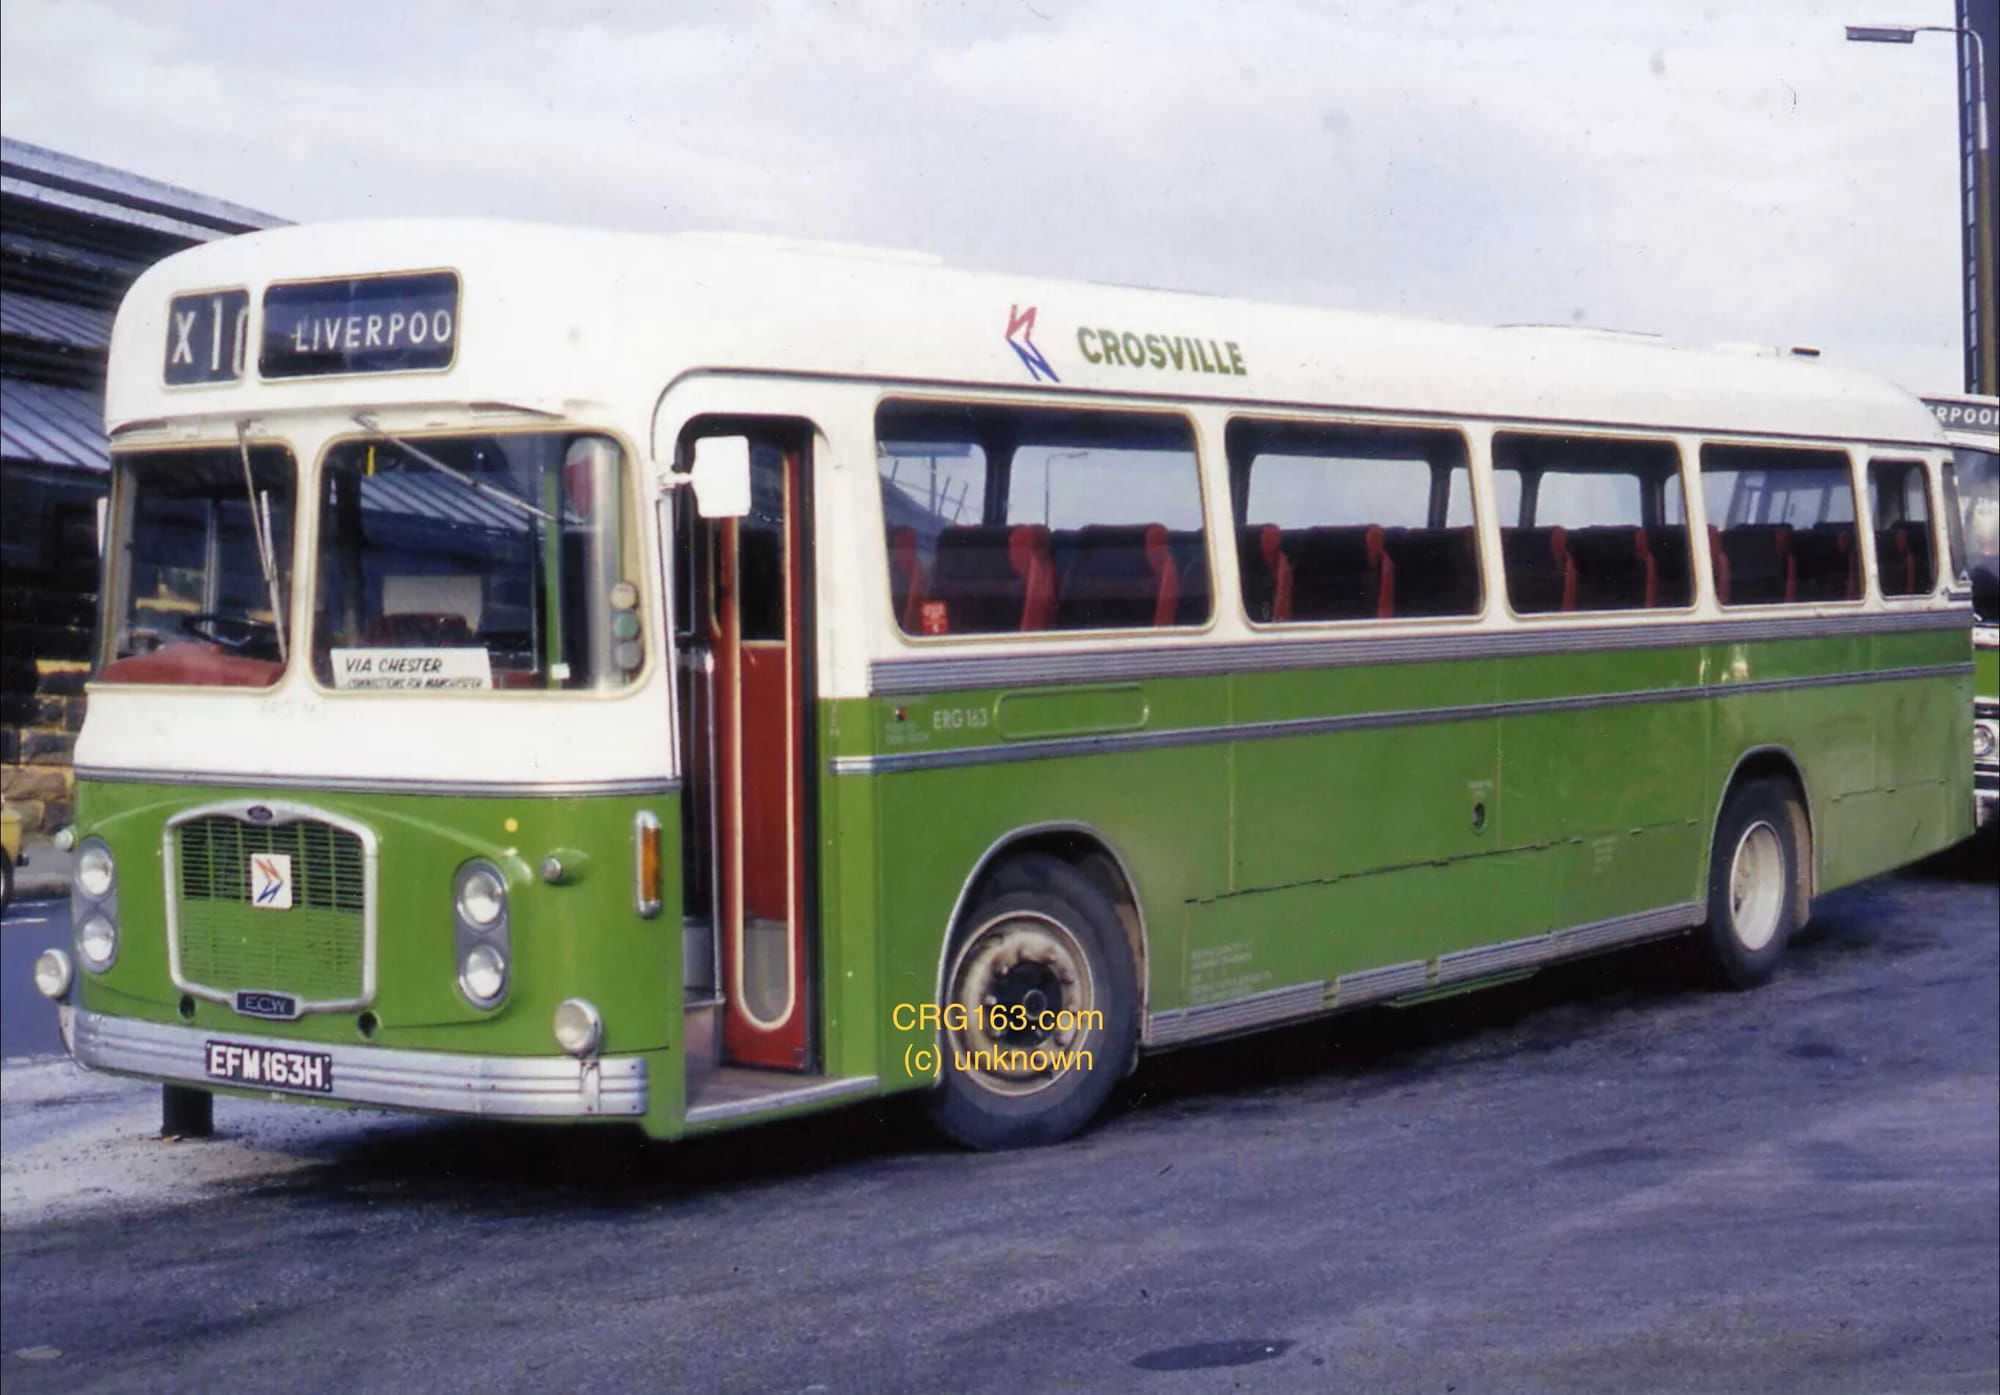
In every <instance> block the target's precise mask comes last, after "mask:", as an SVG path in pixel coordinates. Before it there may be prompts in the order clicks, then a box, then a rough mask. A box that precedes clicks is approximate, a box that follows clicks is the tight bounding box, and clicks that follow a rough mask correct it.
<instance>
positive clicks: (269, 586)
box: [236, 420, 289, 664]
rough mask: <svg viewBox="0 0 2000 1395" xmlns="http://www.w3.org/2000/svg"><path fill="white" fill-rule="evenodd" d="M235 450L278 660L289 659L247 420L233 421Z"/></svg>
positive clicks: (267, 511) (266, 502) (266, 505)
mask: <svg viewBox="0 0 2000 1395" xmlns="http://www.w3.org/2000/svg"><path fill="white" fill-rule="evenodd" d="M236 452H237V454H238V455H239V456H241V457H242V459H243V493H244V497H245V498H246V500H247V501H248V503H249V505H250V535H251V536H252V537H254V538H255V539H256V540H257V565H258V568H259V569H260V570H261V571H262V572H263V573H264V589H265V590H266V591H267V592H269V593H270V597H271V621H272V624H271V629H272V632H273V633H275V634H276V635H277V636H278V662H279V663H281V664H282V663H287V662H289V660H288V658H287V656H286V654H285V605H284V598H283V597H282V596H280V595H279V594H278V561H277V556H276V551H275V549H274V548H273V547H272V544H271V496H270V494H269V493H265V494H264V495H263V496H261V497H262V503H261V506H260V504H259V495H258V493H257V477H256V475H255V474H253V473H252V472H251V469H250V423H249V422H248V421H244V420H238V421H237V423H236Z"/></svg>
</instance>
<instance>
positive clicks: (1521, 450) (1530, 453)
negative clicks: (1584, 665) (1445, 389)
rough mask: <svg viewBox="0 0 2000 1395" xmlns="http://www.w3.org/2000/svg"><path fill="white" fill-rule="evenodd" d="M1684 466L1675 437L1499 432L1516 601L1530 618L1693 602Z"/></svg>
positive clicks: (1504, 547) (1504, 554) (1498, 475)
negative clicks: (1551, 613) (1651, 438)
mask: <svg viewBox="0 0 2000 1395" xmlns="http://www.w3.org/2000/svg"><path fill="white" fill-rule="evenodd" d="M1680 464H1681V462H1680V452H1679V451H1678V450H1677V449H1675V447H1674V444H1673V443H1672V442H1671V441H1627V440H1613V439H1609V438H1604V437H1586V436H1545V435H1539V434H1533V433H1529V432H1523V431H1503V432H1500V433H1498V434H1496V435H1495V436H1494V438H1493V483H1494V492H1495V494H1496V496H1497V497H1498V499H1499V500H1500V507H1501V514H1500V547H1501V561H1502V564H1503V566H1504V569H1505V571H1506V573H1507V599H1508V602H1509V604H1511V605H1512V606H1513V607H1514V609H1515V611H1516V612H1518V613H1520V614H1523V615H1532V614H1540V613H1544V612H1547V611H1566V610H1648V609H1678V608H1681V607H1685V606H1688V605H1691V604H1693V601H1694V577H1693V569H1692V568H1693V563H1692V554H1691V553H1690V550H1689V547H1688V530H1687V509H1686V505H1685V503H1684V501H1683V500H1682V498H1681V473H1680Z"/></svg>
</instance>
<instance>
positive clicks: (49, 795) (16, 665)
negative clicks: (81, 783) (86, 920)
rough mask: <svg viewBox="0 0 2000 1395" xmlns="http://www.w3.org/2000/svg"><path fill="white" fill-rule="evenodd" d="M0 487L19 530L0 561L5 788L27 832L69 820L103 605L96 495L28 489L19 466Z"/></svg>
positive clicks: (0, 755)
mask: <svg viewBox="0 0 2000 1395" xmlns="http://www.w3.org/2000/svg"><path fill="white" fill-rule="evenodd" d="M9 475H10V476H11V477H10V478H6V479H5V481H4V486H5V487H4V488H0V506H4V507H5V511H6V515H7V517H6V521H5V525H4V526H5V527H6V529H7V530H8V531H9V532H10V533H12V532H14V530H16V529H20V528H32V529H33V530H34V541H35V545H33V546H23V545H22V540H21V539H20V538H19V536H18V534H17V535H16V536H15V538H14V540H13V545H11V546H9V547H7V549H6V557H7V562H8V564H9V565H7V566H6V567H5V569H4V571H0V795H4V796H5V797H6V800H7V807H8V808H10V809H18V810H19V811H20V814H21V826H22V828H24V829H26V830H28V831H29V832H53V831H54V830H56V829H58V828H61V827H62V826H63V825H65V824H67V823H68V822H69V821H70V818H71V817H72V813H73V803H72V795H73V791H74V789H75V780H74V777H73V776H72V774H71V771H70V753H71V751H72V749H73V748H74V747H75V745H76V734H77V732H78V730H79V729H80V728H81V727H82V726H83V707H84V694H83V685H84V680H85V679H86V678H87V677H88V676H89V672H90V652H91V643H92V636H93V633H94V627H95V624H96V607H97V506H96V499H97V495H98V494H100V493H101V492H102V485H101V483H99V482H97V481H95V480H84V481H80V482H79V483H78V485H77V486H76V487H75V488H74V489H65V490H62V491H41V494H40V497H36V495H35V493H34V492H33V491H30V490H27V489H24V488H23V487H22V486H23V483H24V482H23V481H22V479H21V477H20V474H19V473H17V472H11V471H10V472H9Z"/></svg>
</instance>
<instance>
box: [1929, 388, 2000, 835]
mask: <svg viewBox="0 0 2000 1395" xmlns="http://www.w3.org/2000/svg"><path fill="white" fill-rule="evenodd" d="M1924 405H1925V406H1927V407H1929V408H1930V409H1931V411H1932V412H1934V413H1936V415H1937V419H1938V423H1939V424H1940V425H1941V426H1943V427H1944V430H1945V436H1946V437H1947V438H1948V439H1949V440H1950V442H1951V450H1952V457H1953V459H1952V461H1951V463H1950V464H1949V465H1947V466H1946V470H1945V492H1946V495H1947V501H1948V502H1949V499H1950V496H1953V495H1955V496H1956V498H1957V508H1956V510H1955V511H1954V513H1953V514H1952V516H1951V517H1949V518H1948V519H1947V520H1946V521H1947V522H1948V523H1951V524H1953V525H1954V526H1956V527H1957V529H1958V536H1957V537H1956V538H1954V539H1952V545H1953V546H1954V547H1957V548H1959V549H1960V550H1961V551H1962V552H1963V553H1964V557H1965V570H1966V574H1967V576H1968V577H1969V578H1970V579H1971V582H1972V609H1973V613H1974V616H1975V618H1976V620H1977V622H1978V623H1977V625H1976V626H1975V628H1974V629H1973V631H1972V661H1973V665H1974V669H1975V674H1974V678H1973V685H1974V692H1975V694H1976V696H1975V698H1974V712H1973V723H1972V764H1973V771H1972V778H1973V783H1974V785H1975V786H1976V787H1977V790H1978V799H1979V822H1980V823H1981V824H1986V823H1989V822H1991V821H1992V818H1993V814H1994V810H1995V806H1996V805H2000V397H1984V396H1976V395H1973V394H1970V393H1961V394H1957V395H1953V396H1939V397H1926V398H1925V399H1924Z"/></svg>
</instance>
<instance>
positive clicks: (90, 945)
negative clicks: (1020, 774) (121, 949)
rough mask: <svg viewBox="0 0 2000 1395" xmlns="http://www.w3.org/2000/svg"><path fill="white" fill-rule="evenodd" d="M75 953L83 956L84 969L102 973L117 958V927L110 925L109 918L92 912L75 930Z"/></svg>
mask: <svg viewBox="0 0 2000 1395" xmlns="http://www.w3.org/2000/svg"><path fill="white" fill-rule="evenodd" d="M76 952H77V953H78V954H81V955H82V956H83V963H84V967H85V968H87V969H91V970H94V971H95V972H97V973H103V972H104V971H105V970H106V969H108V968H110V967H111V961H112V960H114V959H116V958H117V957H118V927H117V926H116V925H113V924H112V923H111V917H109V916H107V915H103V914H101V913H99V912H95V911H93V912H92V913H91V914H89V915H87V916H85V917H84V919H83V924H81V925H79V926H78V927H77V928H76Z"/></svg>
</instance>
